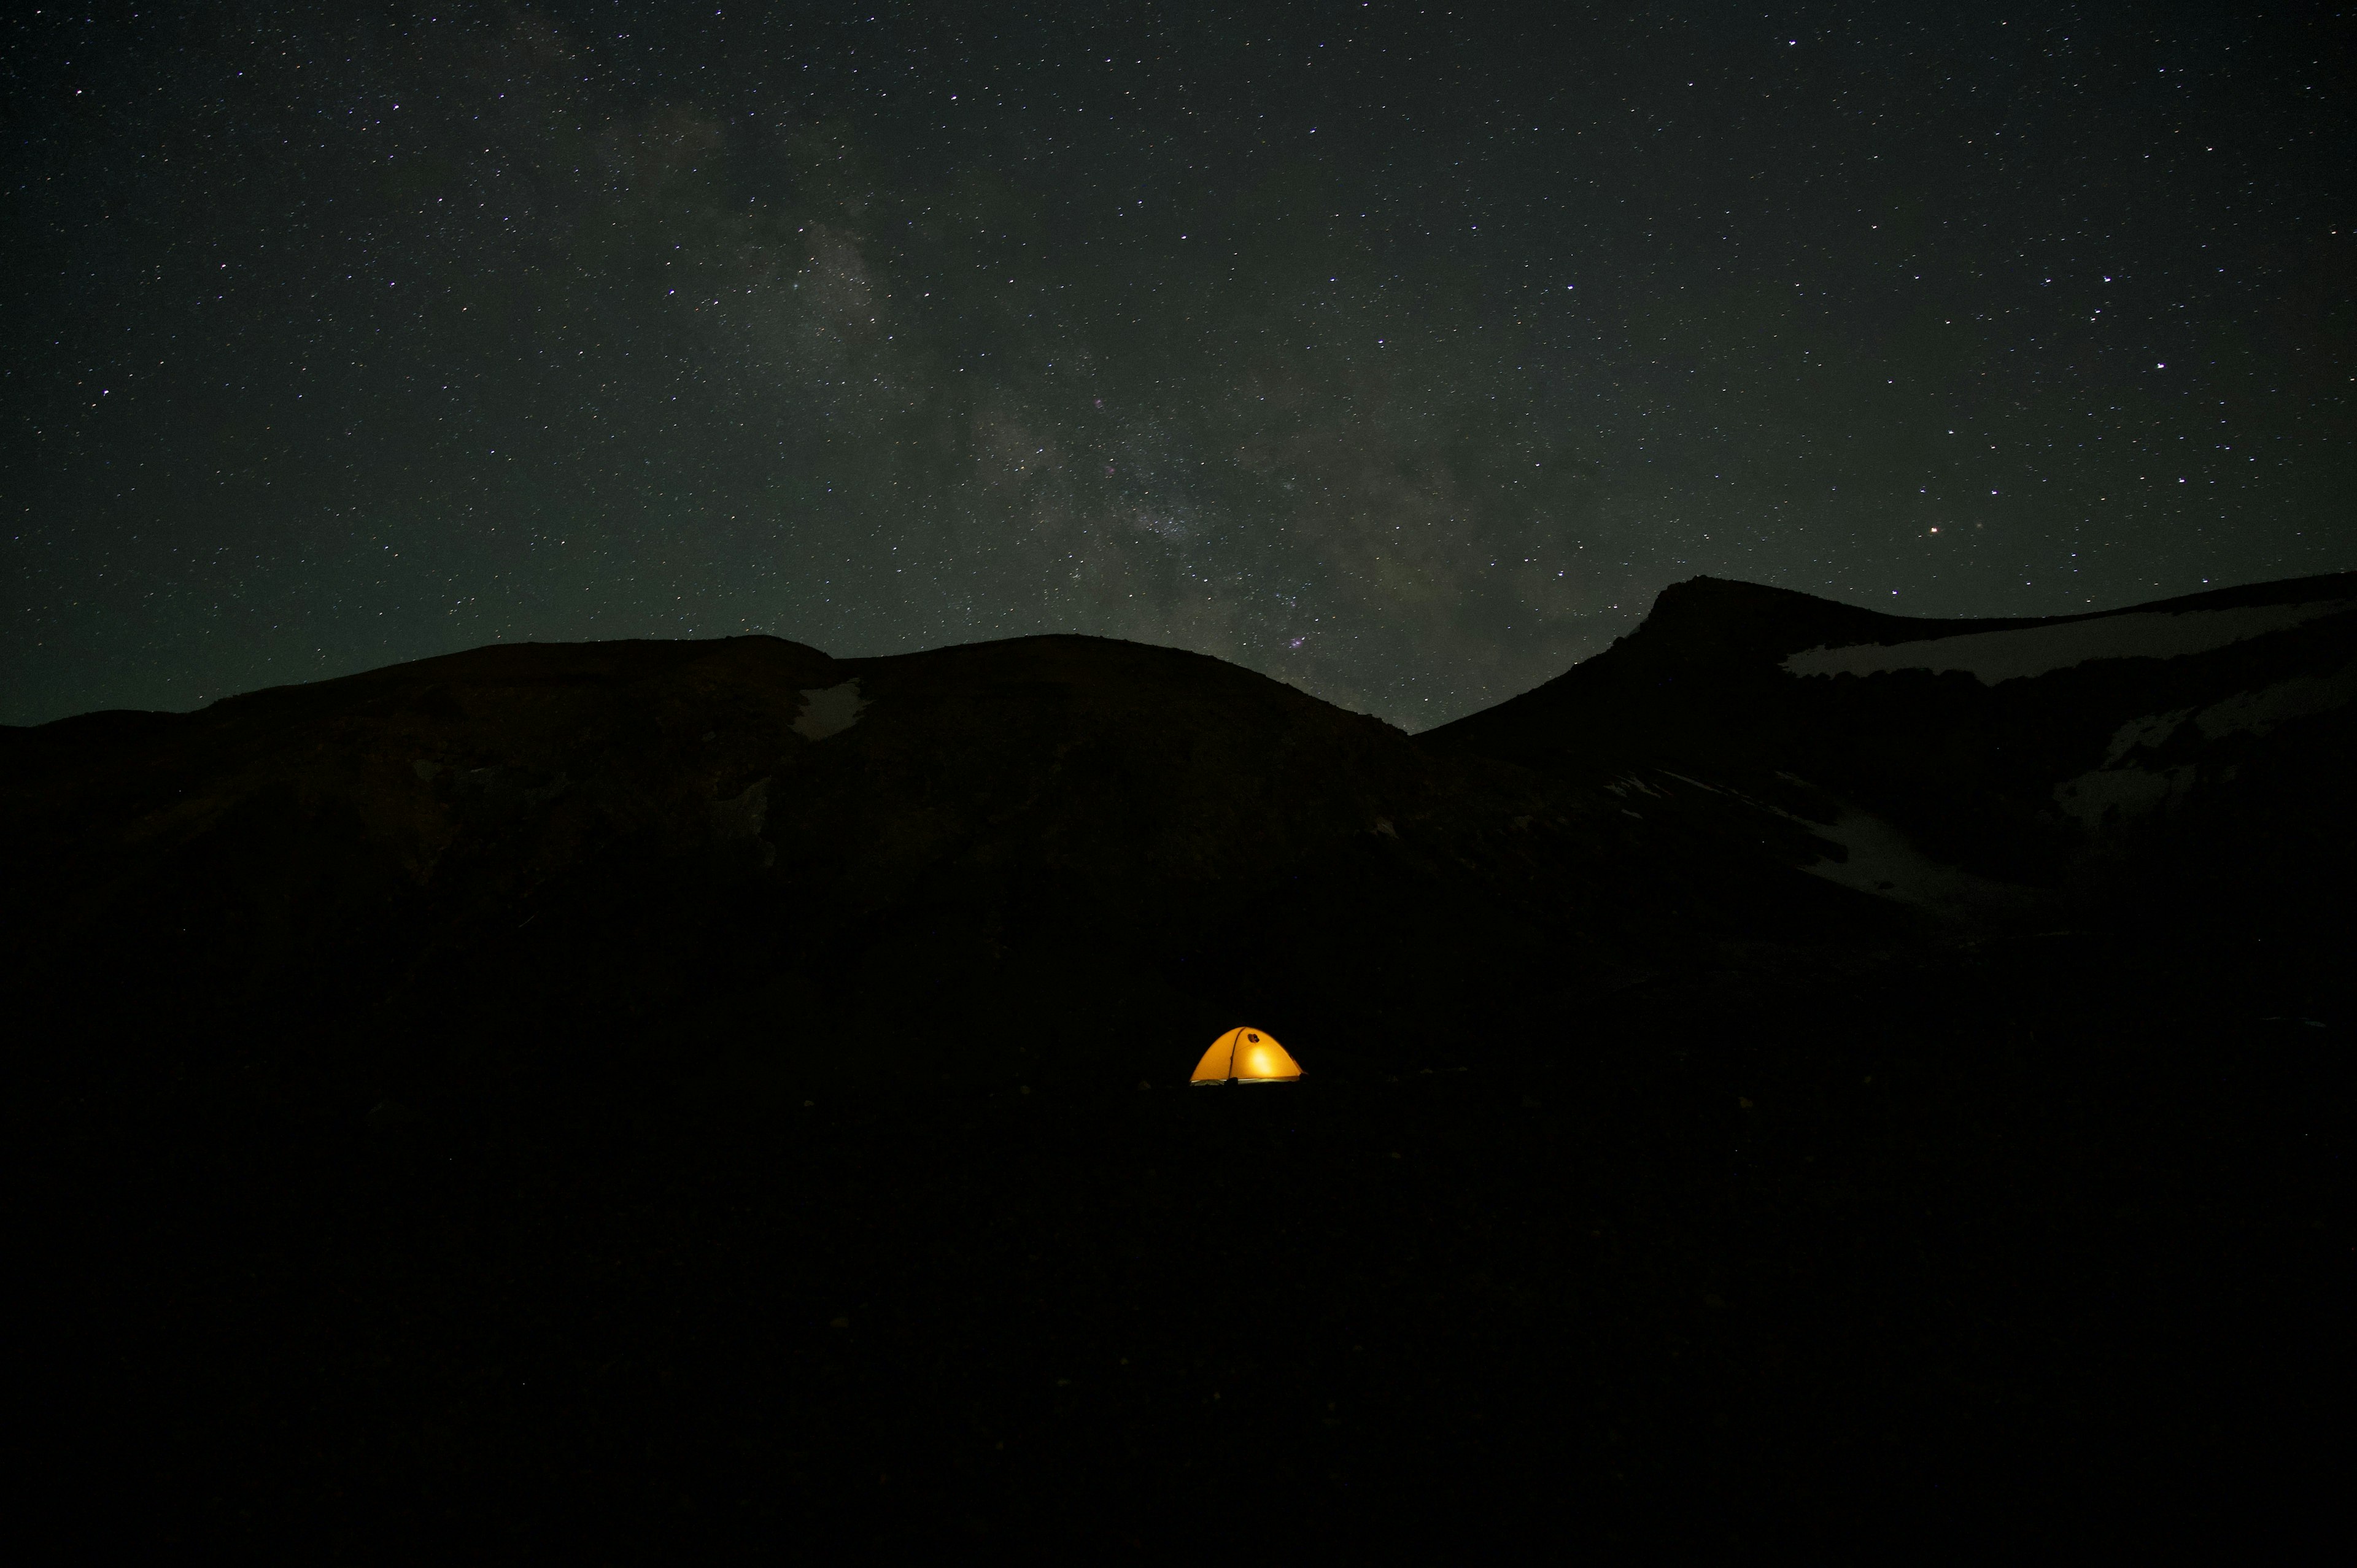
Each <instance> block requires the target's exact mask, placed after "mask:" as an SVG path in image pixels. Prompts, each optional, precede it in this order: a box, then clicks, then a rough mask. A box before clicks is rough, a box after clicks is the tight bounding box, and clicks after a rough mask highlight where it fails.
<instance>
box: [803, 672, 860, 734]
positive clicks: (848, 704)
mask: <svg viewBox="0 0 2357 1568" xmlns="http://www.w3.org/2000/svg"><path fill="white" fill-rule="evenodd" d="M866 706H867V704H866V703H865V702H863V701H861V700H860V696H859V682H857V681H856V680H854V681H845V682H844V683H843V684H842V685H840V686H823V687H821V688H819V689H818V690H816V691H812V690H809V689H807V688H806V689H804V691H803V692H802V712H801V713H800V714H796V715H795V716H794V733H795V734H796V735H798V736H802V737H803V738H805V739H807V740H824V739H825V738H826V737H827V736H831V735H841V734H842V733H843V732H844V731H845V730H847V729H849V728H850V727H851V726H852V725H856V724H857V723H858V722H859V714H860V712H861V710H863V709H864V708H866Z"/></svg>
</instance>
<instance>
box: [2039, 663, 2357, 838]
mask: <svg viewBox="0 0 2357 1568" xmlns="http://www.w3.org/2000/svg"><path fill="white" fill-rule="evenodd" d="M2352 702H2357V664H2348V665H2344V666H2342V667H2341V669H2339V670H2337V671H2333V672H2332V673H2331V674H2330V675H2300V676H2296V677H2294V678H2293V679H2291V680H2289V681H2278V682H2276V683H2275V684H2274V685H2272V686H2262V687H2260V688H2258V689H2257V690H2256V691H2252V692H2237V693H2234V694H2233V696H2231V697H2225V698H2222V699H2220V700H2219V701H2217V702H2214V703H2210V704H2209V705H2208V706H2207V707H2202V708H2179V709H2178V710H2177V711H2175V712H2174V713H2167V714H2147V715H2146V716H2145V717H2143V718H2140V719H2130V720H2129V721H2128V722H2127V723H2126V724H2124V725H2121V726H2120V727H2119V729H2118V730H2117V731H2115V733H2114V734H2113V736H2112V741H2111V744H2110V745H2109V746H2106V747H2104V764H2103V766H2102V767H2101V768H2096V769H2094V770H2093V772H2090V773H2082V774H2080V775H2079V776H2078V777H2077V778H2076V779H2064V780H2063V781H2062V782H2061V783H2060V784H2057V785H2056V786H2054V803H2055V804H2056V805H2057V806H2060V807H2061V809H2062V811H2064V813H2065V814H2067V815H2069V816H2071V817H2072V818H2075V819H2076V820H2077V821H2078V822H2081V823H2082V824H2083V825H2084V826H2086V827H2087V828H2089V829H2091V830H2095V829H2101V828H2102V827H2104V825H2105V824H2106V823H2107V822H2111V823H2117V822H2125V821H2126V820H2128V819H2130V818H2135V817H2141V816H2144V815H2146V814H2147V813H2149V812H2151V811H2158V810H2159V809H2160V808H2162V807H2164V806H2167V805H2168V804H2169V802H2170V801H2172V800H2175V799H2177V797H2179V795H2182V794H2184V793H2185V792H2186V791H2187V790H2189V789H2192V788H2193V785H2194V782H2195V778H2196V770H2195V768H2194V767H2193V765H2192V764H2191V763H2179V764H2178V765H2177V766H2175V767H2171V768H2159V769H2154V768H2144V767H2137V766H2133V765H2131V764H2129V763H2128V761H2127V758H2128V757H2130V756H2131V755H2132V754H2134V753H2136V752H2139V751H2144V752H2151V751H2158V750H2159V749H2160V747H2161V746H2165V745H2167V744H2168V742H2169V738H2170V737H2171V736H2174V735H2176V734H2177V733H2178V731H2179V730H2180V729H2182V728H2183V727H2184V726H2185V725H2186V724H2187V722H2188V721H2190V722H2191V724H2192V725H2193V727H2194V729H2195V730H2197V731H2198V732H2200V734H2201V738H2202V739H2203V740H2205V741H2214V740H2222V739H2223V738H2224V737H2225V736H2230V735H2254V736H2264V735H2266V734H2267V733H2268V732H2269V731H2270V730H2272V729H2274V728H2275V727H2276V725H2282V724H2288V723H2290V722H2291V721H2292V720H2294V719H2304V718H2309V717H2310V716H2312V715H2314V714H2324V713H2330V712H2331V711H2332V710H2333V709H2335V708H2341V707H2346V706H2348V705H2349V703H2352Z"/></svg>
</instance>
